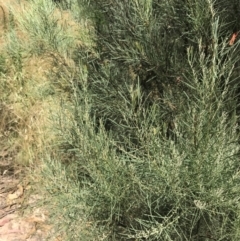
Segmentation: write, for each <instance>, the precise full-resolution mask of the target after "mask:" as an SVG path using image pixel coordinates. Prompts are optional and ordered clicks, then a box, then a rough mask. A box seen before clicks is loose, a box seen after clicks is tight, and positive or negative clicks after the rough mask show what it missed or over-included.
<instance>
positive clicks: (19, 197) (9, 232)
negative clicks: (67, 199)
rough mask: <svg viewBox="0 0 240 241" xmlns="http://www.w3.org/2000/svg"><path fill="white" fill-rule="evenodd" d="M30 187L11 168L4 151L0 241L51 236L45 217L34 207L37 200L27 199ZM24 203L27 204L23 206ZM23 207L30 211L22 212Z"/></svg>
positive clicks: (0, 177) (1, 156) (0, 163)
mask: <svg viewBox="0 0 240 241" xmlns="http://www.w3.org/2000/svg"><path fill="white" fill-rule="evenodd" d="M30 188H31V187H30V185H29V184H28V182H27V181H26V180H24V178H23V175H22V173H21V170H20V169H18V168H13V166H12V162H11V156H10V155H9V154H8V151H7V150H2V151H1V152H0V240H1V241H23V240H24V241H25V240H27V241H44V240H46V238H47V237H48V235H49V234H51V231H52V228H51V226H50V225H47V213H46V212H45V211H43V210H41V209H40V208H37V207H34V206H35V204H36V202H37V201H38V200H39V199H40V197H38V196H36V195H32V196H31V195H30V196H29V195H28V193H29V192H28V189H30ZM26 200H27V203H26ZM26 205H27V206H28V208H29V207H30V209H28V210H31V211H24V209H25V207H26Z"/></svg>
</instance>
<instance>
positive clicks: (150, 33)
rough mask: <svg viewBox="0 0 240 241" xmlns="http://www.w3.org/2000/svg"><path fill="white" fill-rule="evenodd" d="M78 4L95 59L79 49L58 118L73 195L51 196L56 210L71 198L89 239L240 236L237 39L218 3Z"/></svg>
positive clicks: (130, 0) (130, 1)
mask: <svg viewBox="0 0 240 241" xmlns="http://www.w3.org/2000/svg"><path fill="white" fill-rule="evenodd" d="M89 2H90V4H89V8H90V10H91V14H92V13H94V14H95V16H94V18H95V19H96V21H98V22H96V31H97V34H98V39H97V43H96V52H97V54H95V53H89V52H87V53H86V52H84V51H83V50H82V51H81V50H79V51H80V53H79V56H80V57H81V59H80V60H79V62H80V63H82V65H83V64H84V66H87V68H88V71H87V73H86V71H83V72H82V74H80V81H79V83H82V84H79V85H78V86H77V85H76V84H74V83H73V89H74V95H73V100H74V102H73V103H74V106H73V107H72V109H71V110H70V112H69V113H72V114H65V113H62V117H61V118H60V119H59V126H60V132H61V134H62V138H63V142H64V144H65V148H66V151H69V152H70V153H74V155H75V156H74V159H73V160H74V162H72V163H70V164H68V168H69V170H71V173H72V175H73V177H72V178H73V179H75V181H76V183H77V184H78V185H79V196H81V198H79V201H77V200H76V199H75V196H74V195H75V194H73V193H75V192H76V189H74V191H73V190H71V188H70V187H69V191H68V194H64V191H61V193H63V195H65V196H68V197H69V198H70V199H71V198H72V200H73V202H72V204H71V206H70V207H69V208H66V209H65V213H71V210H72V209H74V210H75V213H77V212H78V211H77V210H78V207H79V202H82V203H83V204H84V206H85V207H86V212H85V214H82V215H83V216H84V215H86V217H85V218H86V219H87V220H89V221H91V225H90V226H91V228H92V229H93V230H94V231H95V232H96V235H97V234H98V236H96V238H95V239H97V240H128V239H129V240H131V238H132V239H134V240H166V241H170V240H186V241H187V240H199V241H200V240H211V239H215V240H239V238H240V231H239V222H240V210H239V192H240V190H239V184H240V180H239V177H240V176H239V134H238V132H239V129H238V116H237V114H236V113H237V111H238V104H237V102H238V99H237V94H238V89H239V84H238V82H239V79H238V74H237V73H238V64H239V59H238V54H237V53H238V50H239V46H238V42H237V43H236V44H235V45H234V46H232V47H230V46H229V44H228V34H229V33H228V32H226V28H225V27H226V24H227V23H228V20H227V19H228V18H223V17H222V16H224V15H223V14H222V11H223V10H222V9H220V8H219V4H220V1H219V2H217V1H211V0H206V1H201V2H200V1H183V3H181V4H180V3H179V1H174V0H172V1H157V0H155V1H154V0H152V1H150V0H148V1H147V0H146V1H141V0H128V1H124V0H122V1H89ZM88 10H89V9H88ZM91 16H92V15H91ZM99 23H100V24H99ZM80 57H79V58H80ZM82 69H84V68H82ZM64 109H67V107H66V106H64V108H63V110H64ZM53 168H54V167H53ZM81 193H84V195H81ZM62 206H63V205H62ZM79 211H82V208H81V207H79ZM54 212H56V210H54ZM56 215H57V213H56ZM66 216H67V215H66ZM78 218H79V217H78ZM69 223H71V224H73V223H74V222H73V221H71V219H70V218H69ZM75 225H76V224H75ZM72 232H74V234H73V233H69V236H71V240H74V238H75V239H76V237H78V240H83V237H82V236H81V232H78V230H77V229H76V230H75V231H74V230H72ZM74 235H76V236H74ZM93 240H94V239H93Z"/></svg>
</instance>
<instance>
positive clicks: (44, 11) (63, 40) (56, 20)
mask: <svg viewBox="0 0 240 241" xmlns="http://www.w3.org/2000/svg"><path fill="white" fill-rule="evenodd" d="M21 7H22V9H21V10H22V11H15V9H14V8H13V9H12V12H13V14H14V17H15V18H16V19H17V21H18V24H19V28H20V29H21V30H22V31H23V32H24V33H26V34H27V36H28V37H29V40H28V41H29V42H28V48H29V45H30V46H31V50H32V52H34V53H37V54H42V53H44V52H45V51H52V50H54V51H59V52H60V53H62V54H66V51H69V50H70V49H71V48H72V46H73V45H74V36H72V34H71V33H70V32H69V29H68V28H67V26H65V25H64V24H61V23H60V21H61V20H62V16H61V12H60V11H57V10H56V5H55V4H54V3H53V1H46V0H31V1H29V6H28V8H27V9H25V8H24V5H23V4H22V5H21Z"/></svg>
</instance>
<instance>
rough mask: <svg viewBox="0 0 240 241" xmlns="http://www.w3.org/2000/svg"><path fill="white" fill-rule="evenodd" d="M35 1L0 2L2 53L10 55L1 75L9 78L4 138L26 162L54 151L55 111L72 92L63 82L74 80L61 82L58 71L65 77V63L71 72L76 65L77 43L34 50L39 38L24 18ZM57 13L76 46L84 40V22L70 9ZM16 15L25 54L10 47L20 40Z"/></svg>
mask: <svg viewBox="0 0 240 241" xmlns="http://www.w3.org/2000/svg"><path fill="white" fill-rule="evenodd" d="M33 7H34V6H32V5H31V2H26V1H21V3H20V4H19V3H18V1H14V0H5V1H1V2H0V43H1V46H2V47H1V50H0V54H1V55H2V56H4V57H3V58H4V67H5V69H6V73H2V75H1V77H0V78H1V82H2V83H3V84H2V85H1V87H0V96H1V105H0V107H1V109H0V117H1V118H0V119H1V122H0V130H1V131H0V132H1V133H3V134H1V137H0V140H1V143H4V146H5V147H6V148H7V147H10V146H11V149H14V150H15V151H14V153H15V158H14V162H15V163H18V164H23V165H26V164H27V165H28V164H34V165H36V163H39V160H40V159H41V157H42V155H44V153H45V152H46V151H50V150H51V152H54V148H53V147H52V145H53V140H54V139H55V138H56V137H55V133H54V130H53V128H52V127H53V125H54V123H53V122H52V120H51V116H52V115H54V113H55V115H56V113H57V112H58V106H59V103H60V102H61V100H62V99H64V98H65V97H66V96H65V94H64V93H63V91H62V90H61V88H62V87H63V85H67V84H68V83H65V84H63V83H64V81H62V84H60V85H58V86H56V85H55V84H56V82H58V83H61V81H60V80H59V79H56V77H57V78H60V76H59V75H57V73H58V72H59V69H61V71H63V72H64V69H63V67H64V68H65V71H66V72H68V73H69V72H70V71H69V69H74V68H75V66H74V62H73V61H72V60H71V51H70V50H71V49H68V50H66V51H65V52H63V51H62V53H61V51H60V52H59V51H58V50H56V51H54V50H52V51H51V52H47V53H43V54H40V55H38V54H37V55H36V54H34V53H33V51H32V50H34V48H35V47H36V45H39V42H37V41H36V39H34V38H33V37H32V36H31V34H29V33H28V31H27V30H26V29H24V26H23V24H22V23H21V22H19V21H18V20H21V18H20V16H21V15H23V14H26V13H27V12H28V11H29V9H30V10H31V8H33ZM10 13H11V14H10ZM54 15H55V17H56V18H58V19H59V21H58V24H59V25H61V26H62V28H63V29H64V30H67V31H68V34H69V35H71V36H72V39H73V43H74V46H73V47H74V48H75V47H76V46H77V45H80V44H82V39H81V38H80V35H79V32H80V30H81V29H82V26H80V25H79V24H78V23H77V22H75V21H74V19H72V18H71V15H70V14H69V12H67V11H64V12H62V11H60V10H59V9H56V10H55V13H54ZM13 19H14V31H15V34H16V38H17V39H14V41H17V43H18V44H19V45H20V47H21V50H20V51H19V52H20V53H21V56H20V57H19V60H16V59H15V58H14V57H13V54H12V52H11V51H9V49H14V44H15V42H14V43H12V41H13V39H12V36H10V35H9V33H10V32H11V31H12V30H13V29H12V27H11V26H10V24H13V23H10V20H11V21H13ZM39 41H41V40H39ZM26 43H27V44H26ZM21 44H22V45H21ZM24 44H25V45H24ZM9 46H10V47H9ZM19 61H21V63H19ZM18 65H19V66H20V67H19V66H18ZM73 72H74V71H73ZM54 85H55V86H54Z"/></svg>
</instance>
